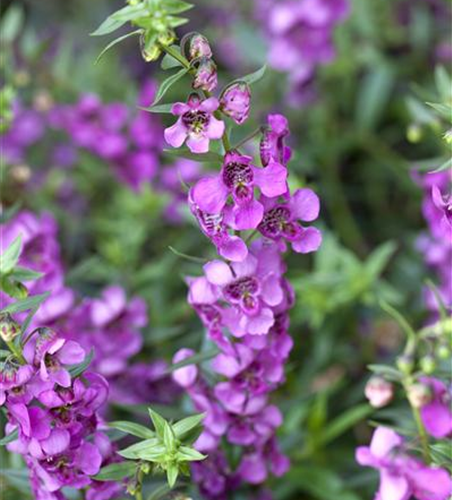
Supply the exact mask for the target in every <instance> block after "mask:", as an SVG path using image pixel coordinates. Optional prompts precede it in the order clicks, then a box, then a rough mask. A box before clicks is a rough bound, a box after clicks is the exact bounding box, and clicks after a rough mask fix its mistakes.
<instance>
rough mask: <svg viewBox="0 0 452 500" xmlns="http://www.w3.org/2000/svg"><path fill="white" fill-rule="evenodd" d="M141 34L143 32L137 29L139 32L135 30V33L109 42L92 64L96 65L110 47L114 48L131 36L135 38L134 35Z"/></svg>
mask: <svg viewBox="0 0 452 500" xmlns="http://www.w3.org/2000/svg"><path fill="white" fill-rule="evenodd" d="M142 32H143V30H141V29H139V30H135V31H131V32H130V33H127V34H126V35H123V36H120V37H119V38H116V40H113V41H112V42H110V43H109V44H108V45H107V46H106V47H105V48H104V49H103V50H102V52H101V53H100V54H99V55H98V56H97V59H96V61H95V63H94V64H97V63H98V62H99V61H100V60H101V59H102V57H103V55H104V54H105V53H106V52H107V51H108V50H110V49H111V48H112V47H114V46H115V45H116V44H118V43H120V42H122V41H123V40H125V39H126V38H130V37H131V36H135V35H140V34H141V33H142Z"/></svg>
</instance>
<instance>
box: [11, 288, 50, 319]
mask: <svg viewBox="0 0 452 500" xmlns="http://www.w3.org/2000/svg"><path fill="white" fill-rule="evenodd" d="M49 295H50V292H45V293H42V294H40V295H31V296H30V297H27V298H26V299H22V300H18V301H17V302H14V304H10V305H9V306H6V307H5V308H4V309H2V311H1V312H9V313H11V314H14V313H18V312H22V311H28V310H29V309H34V308H37V307H39V306H40V305H41V304H42V303H43V302H44V301H45V300H46V299H47V297H48V296H49Z"/></svg>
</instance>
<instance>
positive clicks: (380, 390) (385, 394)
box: [364, 377, 394, 408]
mask: <svg viewBox="0 0 452 500" xmlns="http://www.w3.org/2000/svg"><path fill="white" fill-rule="evenodd" d="M364 394H365V395H366V398H367V399H368V400H369V403H370V404H371V406H373V407H374V408H382V407H383V406H386V405H387V404H388V403H389V402H390V401H391V400H392V398H393V397H394V386H393V385H392V384H391V382H388V381H387V380H385V379H384V378H382V377H372V378H371V379H370V380H369V381H368V382H367V384H366V388H365V389H364Z"/></svg>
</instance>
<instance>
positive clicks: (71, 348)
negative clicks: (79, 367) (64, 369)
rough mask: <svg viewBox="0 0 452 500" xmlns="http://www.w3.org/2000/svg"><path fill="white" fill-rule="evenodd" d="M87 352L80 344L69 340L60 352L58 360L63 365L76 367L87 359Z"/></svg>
mask: <svg viewBox="0 0 452 500" xmlns="http://www.w3.org/2000/svg"><path fill="white" fill-rule="evenodd" d="M85 356H86V354H85V350H84V349H83V348H82V346H81V345H80V344H79V343H78V342H74V341H73V340H68V341H67V342H66V343H65V344H64V346H63V347H62V348H61V349H60V351H59V352H58V359H59V361H60V362H61V363H62V364H63V365H76V364H78V363H81V362H82V361H83V360H84V359H85Z"/></svg>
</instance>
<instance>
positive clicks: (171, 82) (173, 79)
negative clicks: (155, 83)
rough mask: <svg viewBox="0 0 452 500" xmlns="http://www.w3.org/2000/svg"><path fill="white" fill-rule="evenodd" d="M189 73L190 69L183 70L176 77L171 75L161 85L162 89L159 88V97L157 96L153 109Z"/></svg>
mask: <svg viewBox="0 0 452 500" xmlns="http://www.w3.org/2000/svg"><path fill="white" fill-rule="evenodd" d="M187 72H188V68H182V69H180V70H179V71H178V72H177V73H175V74H174V75H171V76H169V77H168V78H166V79H165V80H163V82H162V83H161V85H160V87H159V89H158V91H157V95H156V96H155V99H154V102H153V103H152V106H151V107H153V106H155V105H156V104H158V103H159V102H160V101H161V100H162V98H163V96H164V95H165V94H166V93H167V92H168V90H169V89H170V88H171V87H172V85H174V84H175V83H176V82H177V81H179V80H180V79H181V78H182V77H183V76H185V75H186V74H187Z"/></svg>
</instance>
